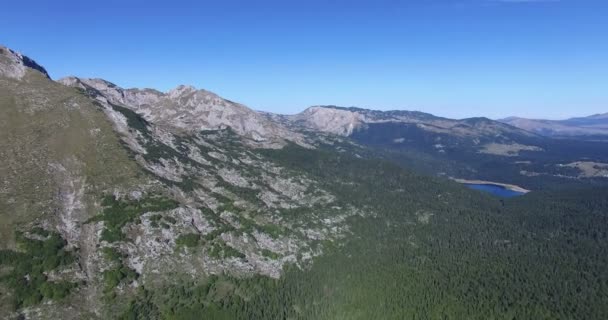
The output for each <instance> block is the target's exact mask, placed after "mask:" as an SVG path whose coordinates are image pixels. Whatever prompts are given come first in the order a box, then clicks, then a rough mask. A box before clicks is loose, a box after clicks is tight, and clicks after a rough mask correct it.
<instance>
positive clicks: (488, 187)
mask: <svg viewBox="0 0 608 320" xmlns="http://www.w3.org/2000/svg"><path fill="white" fill-rule="evenodd" d="M465 185H466V186H467V187H469V188H471V189H475V190H479V191H483V192H487V193H491V194H493V195H495V196H498V197H501V198H512V197H517V196H521V195H524V194H525V193H524V192H519V191H513V190H510V189H507V188H505V187H503V186H498V185H495V184H475V183H465Z"/></svg>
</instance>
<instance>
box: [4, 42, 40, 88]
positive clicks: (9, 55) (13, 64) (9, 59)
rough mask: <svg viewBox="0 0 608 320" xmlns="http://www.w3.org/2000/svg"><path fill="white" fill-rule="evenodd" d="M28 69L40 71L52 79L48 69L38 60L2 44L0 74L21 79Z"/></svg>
mask: <svg viewBox="0 0 608 320" xmlns="http://www.w3.org/2000/svg"><path fill="white" fill-rule="evenodd" d="M28 71H37V72H40V73H42V74H43V75H44V76H45V77H47V78H49V79H50V77H49V75H48V73H47V72H46V70H45V69H44V68H43V67H42V66H40V65H39V64H38V63H36V61H34V60H32V59H30V58H28V57H26V56H24V55H22V54H21V53H19V52H16V51H13V50H11V49H9V48H7V47H4V46H0V76H3V77H7V78H13V79H17V80H21V79H22V78H23V77H24V76H25V75H26V73H27V72H28Z"/></svg>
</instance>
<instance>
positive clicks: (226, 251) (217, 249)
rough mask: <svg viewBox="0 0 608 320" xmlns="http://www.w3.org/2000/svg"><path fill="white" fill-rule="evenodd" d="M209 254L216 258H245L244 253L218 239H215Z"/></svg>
mask: <svg viewBox="0 0 608 320" xmlns="http://www.w3.org/2000/svg"><path fill="white" fill-rule="evenodd" d="M209 256H211V257H213V258H216V259H225V258H230V257H233V258H241V259H243V258H245V255H244V254H243V253H241V252H240V251H238V250H236V249H234V248H233V247H231V246H229V245H227V244H226V243H224V242H223V241H221V240H217V239H216V240H215V241H214V243H213V245H212V246H211V248H210V250H209Z"/></svg>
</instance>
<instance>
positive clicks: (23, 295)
mask: <svg viewBox="0 0 608 320" xmlns="http://www.w3.org/2000/svg"><path fill="white" fill-rule="evenodd" d="M1 52H2V56H1V59H0V70H2V73H1V74H0V93H1V95H0V97H1V98H0V102H1V103H0V114H1V115H2V116H1V117H0V126H1V128H2V130H1V134H0V150H2V151H1V153H0V160H1V162H2V163H3V165H2V166H1V167H0V173H1V175H2V177H3V180H2V189H1V190H2V192H0V220H2V227H1V231H2V233H1V238H2V240H3V242H2V246H1V247H0V249H4V251H0V264H4V263H17V264H18V265H16V266H14V270H13V271H12V272H11V273H9V274H8V275H5V274H3V277H4V276H6V277H5V278H6V279H8V280H10V281H8V280H7V281H8V282H6V285H7V286H8V288H9V289H15V290H16V292H15V293H14V294H13V295H12V296H11V295H5V294H3V295H2V299H0V314H2V315H6V314H8V310H10V309H15V310H29V311H28V312H30V313H34V314H37V316H34V317H35V318H37V317H42V315H48V316H49V317H52V316H53V315H55V316H57V317H60V318H82V317H85V316H84V314H87V313H89V312H93V313H94V314H97V315H98V316H101V315H102V314H105V315H107V316H109V317H115V316H117V315H116V314H113V313H112V311H111V310H109V309H108V310H109V311H107V310H106V309H102V307H103V305H104V304H103V303H102V301H105V300H104V299H106V298H107V297H109V296H112V297H114V298H112V299H111V300H114V299H116V301H115V303H119V301H120V297H122V296H130V295H133V294H134V293H135V292H136V290H137V288H138V287H139V286H140V284H141V283H148V282H149V281H156V280H159V279H167V281H170V280H168V279H171V278H172V274H176V273H177V274H178V275H179V276H180V277H181V276H188V275H190V276H192V275H195V274H200V275H207V276H210V275H213V274H230V275H233V276H252V275H264V276H268V277H271V278H277V277H279V276H280V275H281V273H282V266H283V265H285V264H295V265H300V266H305V265H307V264H308V263H310V261H311V259H312V257H314V256H317V255H319V254H321V253H322V252H323V251H324V249H323V248H324V246H325V245H324V244H322V243H320V242H321V241H324V242H325V243H331V242H332V241H334V240H336V239H339V238H341V237H343V234H344V232H346V229H345V227H344V226H343V225H344V219H345V218H346V217H348V216H351V215H359V214H364V213H363V212H361V211H360V210H358V209H356V208H354V207H352V206H348V205H343V206H341V207H340V210H339V212H338V211H336V209H332V208H334V207H337V206H336V204H335V201H336V200H335V196H334V195H332V194H331V193H329V192H328V191H327V190H325V189H324V188H323V187H322V186H320V185H319V184H318V182H316V181H314V180H311V179H310V178H307V177H306V175H305V174H303V173H302V172H298V171H293V170H285V169H284V168H282V167H281V166H278V165H276V164H275V163H274V161H273V160H272V159H267V158H265V157H263V156H262V155H260V154H259V153H258V151H256V150H257V149H260V148H266V149H273V148H280V147H282V146H284V145H286V144H288V143H290V144H294V145H302V146H304V147H306V148H310V147H311V146H309V145H307V144H305V143H303V142H302V138H301V135H300V134H297V133H294V132H291V131H289V130H287V129H286V128H284V127H282V126H281V125H279V124H275V123H272V122H269V121H268V120H267V119H265V118H264V117H262V116H260V115H258V114H257V113H256V112H254V111H252V110H251V109H249V108H247V107H245V106H243V105H240V104H236V103H233V102H230V101H228V100H225V99H222V98H220V97H218V96H217V95H215V94H212V93H210V92H207V91H204V90H195V89H193V88H192V87H184V86H180V87H178V88H176V89H175V90H171V91H170V92H167V93H160V92H158V91H154V90H149V89H143V90H139V89H129V90H125V89H121V88H119V87H117V86H115V85H113V84H111V83H110V82H108V81H104V80H99V79H93V80H91V79H78V78H67V79H62V80H60V81H59V82H54V81H52V80H51V79H49V78H48V76H47V74H46V73H45V72H43V70H44V69H42V68H41V67H38V65H32V62H31V61H32V60H30V59H29V58H25V57H24V56H22V55H20V54H16V53H14V51H11V50H8V49H6V48H2V51H1ZM312 207H315V208H316V211H315V212H311V213H310V214H307V215H293V216H291V217H289V219H288V218H287V215H288V213H289V212H298V211H299V210H307V209H305V208H312ZM308 210H310V209H308ZM311 219H312V220H311ZM311 221H313V222H312V223H311ZM37 246H42V248H45V249H44V250H39V249H35V248H38V247H37ZM47 246H48V250H47V249H46V248H47ZM193 248H196V250H194V249H193ZM12 250H17V253H18V255H17V256H14V255H15V254H17V253H13V251H12ZM20 250H21V251H20ZM55 256H61V257H64V258H61V259H60V260H52V261H51V260H49V259H51V258H53V257H55ZM53 259H54V258H53ZM28 261H33V262H32V263H29V262H28ZM49 261H50V262H49ZM22 263H27V265H21V264H22ZM23 277H26V278H30V279H34V278H35V279H36V281H28V282H26V283H20V282H11V281H17V280H18V279H22V278H23ZM153 279H156V280H153ZM0 283H2V281H0ZM22 289H23V290H22ZM73 291H78V292H79V294H77V295H75V296H74V298H73V299H72V300H70V301H69V308H70V309H72V312H71V314H70V316H69V317H68V315H67V314H63V313H62V310H63V308H65V307H68V306H65V305H54V304H39V302H41V301H42V300H45V301H46V300H49V301H51V300H53V299H58V298H59V297H64V296H66V295H68V294H69V293H71V292H73ZM126 302H128V301H127V300H125V301H124V303H126ZM124 307H126V305H123V308H124ZM30 308H34V309H30ZM104 310H106V311H104ZM108 312H109V313H108ZM87 317H88V316H87Z"/></svg>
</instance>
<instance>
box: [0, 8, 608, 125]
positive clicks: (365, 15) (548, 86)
mask: <svg viewBox="0 0 608 320" xmlns="http://www.w3.org/2000/svg"><path fill="white" fill-rule="evenodd" d="M606 17H608V1H585V0H418V1H415V0H412V1H394V0H393V1H389V0H376V1H357V0H350V1H344V0H340V1H336V0H333V1H332V0H325V1H317V0H307V1H304V0H302V1H287V0H283V1H253V0H250V1H232V0H225V1H180V0H174V1H163V2H162V3H161V2H156V1H116V0H107V1H81V0H78V1H75V0H63V1H28V2H18V1H10V2H5V3H3V4H2V10H1V11H0V43H1V44H4V45H7V46H9V47H11V48H13V49H15V50H18V51H21V52H23V53H25V54H26V55H28V56H30V57H32V58H34V59H35V60H37V61H38V62H39V63H41V64H42V65H44V66H45V67H46V68H47V69H48V71H49V73H50V74H51V76H52V77H53V78H60V77H63V76H67V75H76V76H81V77H100V78H104V79H107V80H110V81H112V82H114V83H116V84H118V85H120V86H123V87H151V88H157V89H159V90H161V91H166V90H169V89H170V88H173V87H175V86H177V85H179V84H192V85H194V86H196V87H198V88H205V89H208V90H211V91H214V92H216V93H218V94H220V95H222V96H224V97H225V98H228V99H230V100H234V101H239V102H241V103H244V104H246V105H248V106H250V107H252V108H255V109H259V110H266V111H272V112H279V113H296V112H299V111H301V110H303V109H304V108H306V107H308V106H310V105H318V104H335V105H341V106H359V107H368V108H374V109H381V110H388V109H408V110H420V111H425V112H430V113H434V114H437V115H441V116H448V117H456V118H462V117H470V116H487V117H491V118H499V117H505V116H510V115H518V116H526V117H545V118H553V119H557V118H565V117H568V116H575V115H587V114H593V113H601V112H608V18H606Z"/></svg>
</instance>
